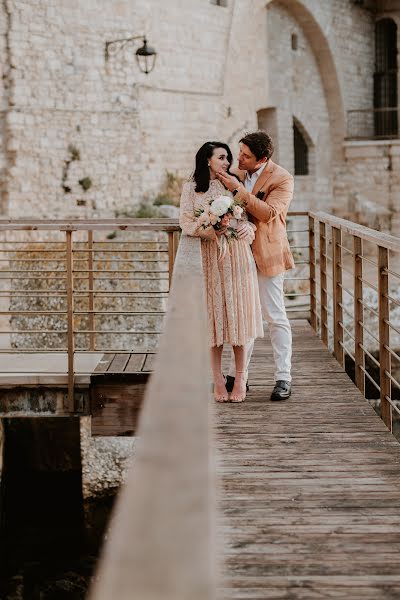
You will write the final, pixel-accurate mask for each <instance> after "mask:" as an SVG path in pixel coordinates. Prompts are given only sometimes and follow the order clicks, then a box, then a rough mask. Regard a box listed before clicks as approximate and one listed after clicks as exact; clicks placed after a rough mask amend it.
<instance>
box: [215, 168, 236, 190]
mask: <svg viewBox="0 0 400 600" xmlns="http://www.w3.org/2000/svg"><path fill="white" fill-rule="evenodd" d="M216 176H217V177H218V179H219V180H220V182H221V183H223V184H224V186H225V187H226V188H227V189H228V190H229V191H230V192H233V190H236V188H238V187H241V183H240V181H238V180H237V178H236V177H234V176H233V175H229V173H225V172H224V171H217V172H216Z"/></svg>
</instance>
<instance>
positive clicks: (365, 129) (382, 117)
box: [346, 107, 400, 140]
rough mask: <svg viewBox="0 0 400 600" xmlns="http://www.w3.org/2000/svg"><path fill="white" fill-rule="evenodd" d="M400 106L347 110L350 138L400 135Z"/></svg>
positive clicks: (391, 137)
mask: <svg viewBox="0 0 400 600" xmlns="http://www.w3.org/2000/svg"><path fill="white" fill-rule="evenodd" d="M399 111H400V108H399V107H391V108H366V109H360V110H348V111H347V135H346V138H347V139H348V140H385V139H397V138H398V137H399Z"/></svg>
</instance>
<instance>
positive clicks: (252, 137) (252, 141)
mask: <svg viewBox="0 0 400 600" xmlns="http://www.w3.org/2000/svg"><path fill="white" fill-rule="evenodd" d="M239 141H240V143H241V144H245V145H246V146H247V147H248V148H249V149H250V150H251V152H252V153H253V154H254V156H255V157H256V159H257V160H261V159H262V158H264V157H266V158H267V159H270V158H271V156H272V154H273V153H274V145H273V143H272V139H271V138H270V136H269V135H268V133H265V131H255V132H254V133H246V134H245V135H244V137H242V139H241V140H239Z"/></svg>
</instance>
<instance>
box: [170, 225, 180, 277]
mask: <svg viewBox="0 0 400 600" xmlns="http://www.w3.org/2000/svg"><path fill="white" fill-rule="evenodd" d="M178 234H179V232H177V231H168V279H169V287H171V281H172V272H173V270H174V262H175V256H176V253H177V251H178V245H179V237H178Z"/></svg>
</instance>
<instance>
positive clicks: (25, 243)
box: [0, 219, 179, 412]
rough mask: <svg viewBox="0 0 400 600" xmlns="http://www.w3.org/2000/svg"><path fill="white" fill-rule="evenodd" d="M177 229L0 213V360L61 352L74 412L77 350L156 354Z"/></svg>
mask: <svg viewBox="0 0 400 600" xmlns="http://www.w3.org/2000/svg"><path fill="white" fill-rule="evenodd" d="M178 235H179V226H178V225H177V223H176V221H175V220H170V219H149V220H144V219H122V220H121V219H119V220H96V221H68V222H66V221H29V222H28V221H27V222H25V221H22V220H13V221H5V220H2V221H0V319H1V321H0V322H1V323H2V325H1V327H0V345H1V347H0V360H1V353H2V354H3V355H4V354H10V353H17V354H21V353H24V354H26V355H28V354H29V355H34V354H38V353H40V354H42V353H43V354H49V353H50V354H61V355H65V354H66V356H67V373H68V405H67V407H66V411H67V412H74V410H75V406H74V382H75V371H76V368H75V367H76V365H75V362H76V355H77V353H79V354H83V353H101V355H102V354H107V353H111V354H112V353H126V354H132V353H135V352H146V353H151V352H153V353H155V351H156V349H157V345H158V338H159V336H160V333H161V326H162V320H163V317H164V314H165V310H166V307H165V302H166V298H167V295H168V292H169V284H170V281H171V276H172V269H173V263H174V259H175V254H176V250H177V244H178V237H177V236H178ZM60 364H61V363H60ZM27 370H29V367H28V366H27ZM42 373H46V366H44V367H43V370H42Z"/></svg>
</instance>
